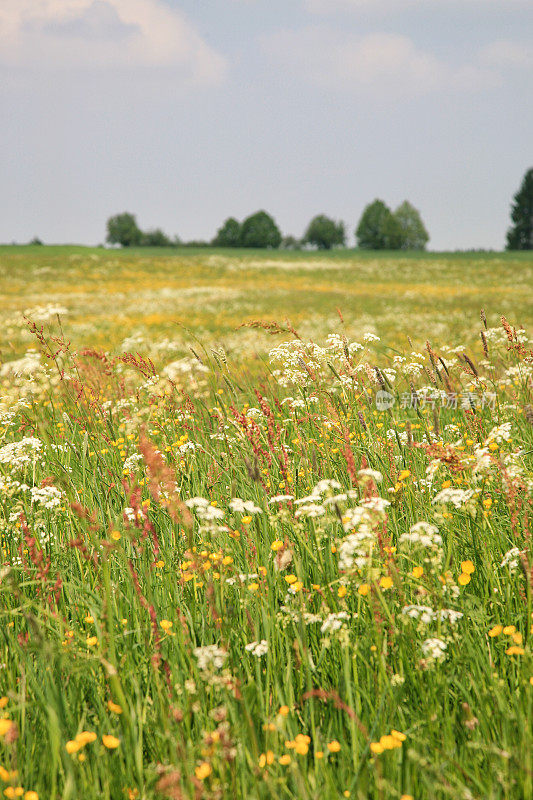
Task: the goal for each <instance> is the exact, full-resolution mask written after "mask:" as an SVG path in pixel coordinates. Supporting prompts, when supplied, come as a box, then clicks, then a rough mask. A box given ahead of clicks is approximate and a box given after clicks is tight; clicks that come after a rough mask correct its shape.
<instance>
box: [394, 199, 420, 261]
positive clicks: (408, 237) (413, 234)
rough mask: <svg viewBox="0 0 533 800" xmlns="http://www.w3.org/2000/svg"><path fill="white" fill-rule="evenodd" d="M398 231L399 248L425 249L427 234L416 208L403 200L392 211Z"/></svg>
mask: <svg viewBox="0 0 533 800" xmlns="http://www.w3.org/2000/svg"><path fill="white" fill-rule="evenodd" d="M393 216H394V219H395V220H396V223H397V225H398V228H399V233H400V243H399V246H400V249H401V250H425V249H426V244H427V243H428V241H429V234H428V232H427V230H426V228H425V225H424V223H423V222H422V218H421V216H420V213H419V212H418V211H417V209H416V208H415V207H414V206H412V205H411V203H409V202H408V201H407V200H404V201H403V203H402V204H401V205H399V206H398V208H397V209H396V211H395V212H394V215H393Z"/></svg>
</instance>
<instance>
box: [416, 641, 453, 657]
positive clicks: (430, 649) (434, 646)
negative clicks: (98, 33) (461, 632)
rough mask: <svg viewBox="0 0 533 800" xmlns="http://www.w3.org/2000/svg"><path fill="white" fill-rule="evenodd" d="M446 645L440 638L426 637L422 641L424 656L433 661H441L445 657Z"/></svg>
mask: <svg viewBox="0 0 533 800" xmlns="http://www.w3.org/2000/svg"><path fill="white" fill-rule="evenodd" d="M447 647H448V645H447V644H446V642H443V641H442V639H426V640H425V641H424V642H422V652H423V654H424V656H425V657H426V658H430V659H432V660H433V661H443V660H444V658H445V657H446V649H447Z"/></svg>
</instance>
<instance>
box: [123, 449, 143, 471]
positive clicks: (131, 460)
mask: <svg viewBox="0 0 533 800" xmlns="http://www.w3.org/2000/svg"><path fill="white" fill-rule="evenodd" d="M142 460H143V457H142V455H141V454H140V453H132V455H131V456H128V457H127V458H126V460H125V461H124V464H123V465H122V469H124V470H126V469H127V470H128V471H129V472H133V471H134V470H136V469H137V467H138V466H139V463H140V462H141V461H142Z"/></svg>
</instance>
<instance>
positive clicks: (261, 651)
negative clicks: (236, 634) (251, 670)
mask: <svg viewBox="0 0 533 800" xmlns="http://www.w3.org/2000/svg"><path fill="white" fill-rule="evenodd" d="M244 649H245V650H247V651H248V652H249V653H251V654H252V655H253V656H255V657H256V658H261V657H262V656H264V655H266V653H267V652H268V642H267V640H266V639H261V641H260V642H250V644H247V645H245V648H244Z"/></svg>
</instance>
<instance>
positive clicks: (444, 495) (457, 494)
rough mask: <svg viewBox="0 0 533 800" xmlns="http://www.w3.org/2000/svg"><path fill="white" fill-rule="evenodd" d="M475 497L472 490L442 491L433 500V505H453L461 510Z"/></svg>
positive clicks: (451, 489)
mask: <svg viewBox="0 0 533 800" xmlns="http://www.w3.org/2000/svg"><path fill="white" fill-rule="evenodd" d="M473 496H474V492H473V490H472V489H453V488H452V487H450V488H448V489H442V490H441V491H440V492H439V493H438V494H436V495H435V497H434V498H433V501H432V502H433V503H443V504H446V503H451V504H452V506H453V507H454V508H461V506H464V505H466V504H467V503H468V501H469V500H471V499H472V497H473Z"/></svg>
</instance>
